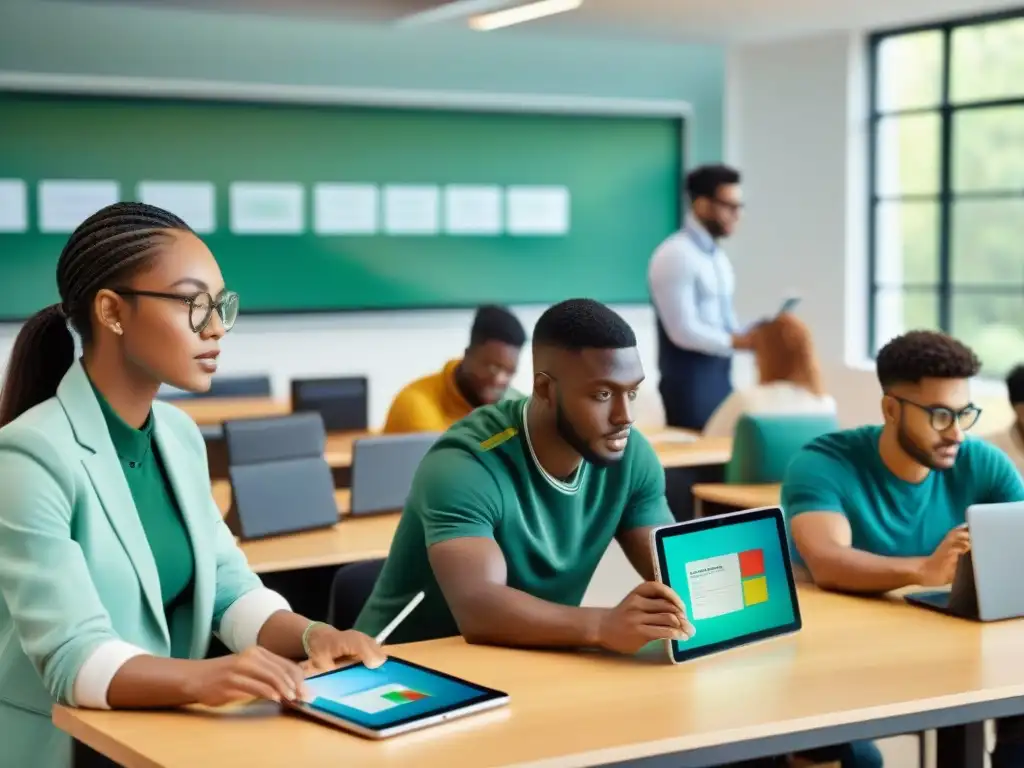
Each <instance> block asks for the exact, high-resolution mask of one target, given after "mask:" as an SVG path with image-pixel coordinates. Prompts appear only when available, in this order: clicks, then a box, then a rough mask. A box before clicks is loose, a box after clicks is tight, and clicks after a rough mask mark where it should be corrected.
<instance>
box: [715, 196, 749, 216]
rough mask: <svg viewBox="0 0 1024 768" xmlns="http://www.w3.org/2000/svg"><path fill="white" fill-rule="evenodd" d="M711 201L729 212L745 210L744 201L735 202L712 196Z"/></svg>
mask: <svg viewBox="0 0 1024 768" xmlns="http://www.w3.org/2000/svg"><path fill="white" fill-rule="evenodd" d="M711 201H712V202H713V203H714V204H715V205H720V206H722V207H723V208H725V209H726V210H727V211H729V213H739V212H740V211H742V210H743V203H734V202H732V201H731V200H720V199H719V198H717V197H712V198H711Z"/></svg>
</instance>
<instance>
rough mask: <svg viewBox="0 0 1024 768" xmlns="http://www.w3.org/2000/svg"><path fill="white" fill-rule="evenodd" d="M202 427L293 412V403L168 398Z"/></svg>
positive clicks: (259, 400) (248, 399) (243, 398)
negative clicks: (233, 420)
mask: <svg viewBox="0 0 1024 768" xmlns="http://www.w3.org/2000/svg"><path fill="white" fill-rule="evenodd" d="M167 402H168V403H170V404H171V405H174V406H177V407H178V408H180V409H181V410H183V411H184V412H185V413H187V414H188V415H189V416H191V417H192V419H193V420H194V421H195V423H196V424H198V425H199V426H201V427H210V426H218V425H220V424H223V423H224V422H225V421H231V420H232V419H259V418H263V417H265V416H284V415H286V414H289V413H291V412H292V406H291V403H289V402H287V401H285V400H274V399H272V398H269V397H196V398H183V399H181V400H168V401H167Z"/></svg>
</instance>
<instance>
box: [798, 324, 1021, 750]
mask: <svg viewBox="0 0 1024 768" xmlns="http://www.w3.org/2000/svg"><path fill="white" fill-rule="evenodd" d="M979 368H980V364H979V362H978V359H977V357H976V356H975V355H974V353H973V352H972V351H971V350H970V349H968V348H967V347H966V346H964V345H963V344H961V343H960V342H959V341H957V340H955V339H953V338H951V337H949V336H946V335H944V334H941V333H934V332H931V331H913V332H911V333H908V334H906V335H905V336H901V337H898V338H896V339H893V340H892V341H891V342H889V343H888V344H887V345H886V346H885V347H883V348H882V350H881V351H880V352H879V353H878V361H877V370H878V379H879V382H880V384H881V386H882V393H883V396H882V412H883V415H884V417H885V423H884V426H881V427H876V426H870V427H861V428H859V429H853V430H848V431H846V432H838V433H836V434H832V435H826V436H824V437H821V438H818V439H817V440H814V441H813V442H811V443H810V444H808V445H807V446H806V447H805V448H804V449H803V450H802V451H801V452H800V453H799V454H797V456H796V457H795V458H794V460H793V462H792V463H791V464H790V465H789V469H788V471H787V474H786V478H785V480H784V482H783V486H782V505H783V508H784V509H785V510H786V514H787V515H788V516H789V517H790V519H791V523H790V531H791V534H792V539H793V542H794V545H795V549H796V553H795V554H796V557H795V559H799V560H801V561H802V562H803V563H804V564H805V565H806V567H807V569H808V570H809V572H810V575H811V576H812V577H813V579H814V581H815V582H816V583H817V584H818V586H820V587H822V588H825V589H835V590H840V591H843V592H854V593H862V594H878V593H883V592H889V591H891V590H894V589H899V588H902V587H907V586H911V585H921V586H943V585H947V584H950V583H951V582H952V580H953V576H954V574H955V573H956V566H957V560H958V559H959V557H960V555H961V554H963V553H964V552H966V551H967V550H968V549H969V548H970V535H969V533H968V532H967V530H966V529H965V528H964V520H965V513H966V510H967V508H968V507H969V506H971V505H972V504H984V503H996V502H1008V501H1021V500H1024V481H1022V480H1021V477H1020V475H1019V474H1018V473H1017V471H1016V469H1014V467H1013V465H1012V463H1011V462H1010V460H1009V459H1008V458H1007V457H1006V456H1005V455H1003V454H1002V453H1001V452H1000V451H999V450H998V449H996V448H995V447H993V446H991V445H989V444H988V443H986V442H984V441H982V440H976V439H970V438H966V437H965V435H964V432H966V431H967V430H969V429H970V428H971V427H973V426H974V424H975V423H976V422H977V420H978V416H979V415H980V414H981V410H980V409H979V408H978V407H977V406H975V405H974V404H973V403H972V402H971V399H970V386H969V382H968V380H969V379H970V378H971V377H973V376H975V375H977V373H978V371H979ZM998 733H999V744H998V747H997V748H996V751H995V753H994V754H993V756H992V766H993V768H1005V767H1006V766H1021V765H1024V720H1022V719H1021V718H1007V719H1004V720H1001V721H999V723H998ZM957 751H958V750H957V749H956V748H954V747H953V745H950V746H949V747H948V748H942V747H940V749H939V755H940V765H942V764H943V763H942V761H943V759H945V756H947V755H948V756H949V757H950V758H952V759H953V762H952V763H950V764H951V765H955V764H957V762H958V761H959V759H960V757H961V756H962V754H963V752H962V750H959V752H960V754H957ZM877 764H878V765H880V764H881V763H880V762H878V763H877Z"/></svg>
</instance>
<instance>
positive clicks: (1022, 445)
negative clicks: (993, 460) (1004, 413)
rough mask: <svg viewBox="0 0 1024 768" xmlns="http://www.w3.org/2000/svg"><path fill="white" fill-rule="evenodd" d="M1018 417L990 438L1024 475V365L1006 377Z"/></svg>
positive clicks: (1007, 387) (1011, 401) (1011, 402)
mask: <svg viewBox="0 0 1024 768" xmlns="http://www.w3.org/2000/svg"><path fill="white" fill-rule="evenodd" d="M1006 389H1007V391H1008V392H1009V395H1010V405H1012V406H1013V411H1014V414H1015V415H1016V418H1015V419H1014V420H1013V424H1011V425H1010V426H1009V428H1008V429H1006V430H1004V431H1002V432H999V433H997V434H995V435H991V436H990V437H989V439H990V440H991V441H992V442H993V443H994V444H995V445H996V446H997V447H998V448H999V449H1000V450H1001V451H1002V452H1003V453H1005V454H1006V455H1007V456H1009V457H1010V459H1011V460H1012V461H1013V463H1014V466H1016V467H1017V471H1018V472H1020V473H1021V474H1022V475H1024V365H1018V366H1017V367H1016V368H1014V369H1013V370H1012V371H1010V375H1009V376H1007V377H1006Z"/></svg>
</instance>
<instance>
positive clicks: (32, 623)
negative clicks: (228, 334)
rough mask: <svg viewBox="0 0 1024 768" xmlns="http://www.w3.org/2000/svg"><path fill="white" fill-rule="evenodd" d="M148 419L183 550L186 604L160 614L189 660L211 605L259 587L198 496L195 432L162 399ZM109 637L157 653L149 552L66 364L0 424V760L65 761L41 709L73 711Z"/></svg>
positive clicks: (102, 430) (217, 613) (117, 468)
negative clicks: (87, 667) (188, 578)
mask: <svg viewBox="0 0 1024 768" xmlns="http://www.w3.org/2000/svg"><path fill="white" fill-rule="evenodd" d="M153 418H154V419H155V439H156V441H157V445H158V447H159V450H160V456H161V458H162V460H163V462H164V466H165V467H166V470H167V473H168V475H169V477H170V482H171V485H172V487H173V489H174V493H175V496H176V497H177V501H178V505H179V506H180V508H181V512H182V516H183V517H184V520H185V524H186V527H187V529H188V533H189V536H190V537H191V540H192V549H193V552H194V555H195V576H194V599H193V601H192V603H191V604H190V605H185V606H183V608H182V609H181V613H180V614H176V615H175V617H174V623H175V628H176V630H178V622H179V620H180V621H182V622H185V624H184V627H185V629H186V630H188V628H189V624H190V627H191V630H190V634H189V635H185V636H187V637H191V653H190V655H191V657H192V658H195V659H201V658H203V657H204V656H205V655H206V652H207V648H208V646H209V642H210V637H211V635H212V633H213V632H216V631H217V629H218V627H219V625H220V620H221V617H222V616H223V615H224V612H225V611H226V610H227V609H228V608H229V607H230V606H231V604H232V603H234V602H235V600H237V599H238V598H239V597H241V596H242V595H244V594H245V593H247V592H249V591H250V590H252V589H256V588H259V587H261V586H262V584H261V582H260V580H259V578H258V577H257V576H255V575H254V574H253V573H252V571H251V570H250V569H249V566H248V564H247V563H246V560H245V557H244V555H242V553H241V552H240V551H239V549H238V547H237V546H236V544H235V540H234V537H233V536H232V535H231V533H230V531H229V530H228V528H227V526H226V525H225V524H224V522H223V520H222V518H221V514H220V511H219V510H218V509H217V507H216V505H215V503H214V501H213V499H212V497H211V495H210V475H209V470H208V468H207V459H206V448H205V446H204V444H203V439H202V436H201V435H200V433H199V429H198V427H197V426H196V425H195V424H194V423H193V422H192V420H191V419H190V418H189V416H188V415H186V414H185V413H184V412H183V411H181V410H180V409H178V408H175V407H174V406H172V405H168V404H166V403H160V402H157V403H155V404H154V405H153ZM179 631H180V630H179ZM176 634H177V631H176ZM109 640H123V641H124V642H128V643H131V644H133V645H136V646H139V647H140V648H143V649H146V650H147V651H149V652H151V653H152V654H154V655H157V656H169V655H170V648H171V640H170V636H169V633H168V627H167V620H166V618H165V614H164V607H163V604H162V602H161V595H160V581H159V577H158V576H157V570H156V564H155V562H154V560H153V555H152V551H151V550H150V547H149V544H148V542H147V540H146V534H145V532H144V531H143V528H142V524H141V522H140V521H139V517H138V513H137V512H136V509H135V503H134V502H133V500H132V496H131V491H130V490H129V488H128V482H127V480H126V479H125V477H124V473H123V471H122V469H121V465H120V463H119V462H118V458H117V454H116V453H115V452H114V445H113V442H112V441H111V439H110V435H109V433H108V431H107V426H106V423H105V422H104V420H103V414H102V412H101V411H100V406H99V403H98V402H97V400H96V396H95V394H94V393H93V390H92V386H91V385H90V383H89V379H88V377H87V376H86V373H85V371H84V369H83V368H82V366H81V364H80V363H78V362H76V363H75V364H74V365H73V366H72V367H71V369H70V370H69V371H68V373H67V375H66V376H65V377H64V379H63V381H62V382H61V384H60V387H59V388H58V390H57V395H56V397H53V398H51V399H49V400H47V401H45V402H43V403H41V404H40V405H38V406H36V407H35V408H32V409H31V410H29V411H28V412H26V413H25V414H23V415H22V416H21V417H19V418H18V419H16V420H15V421H13V422H12V423H10V424H8V425H7V426H6V427H4V428H3V429H0V753H2V759H0V764H3V765H12V766H33V767H36V766H38V767H40V768H51V767H52V768H66V766H68V765H70V762H71V760H70V754H71V742H70V739H69V738H68V737H66V736H65V735H63V734H62V733H60V732H58V731H57V730H56V729H55V728H54V727H53V725H52V724H51V722H50V714H51V710H52V708H53V704H54V702H55V701H56V702H61V703H64V704H69V705H72V706H74V704H75V702H74V682H75V677H76V675H77V673H78V670H79V668H80V667H81V666H82V664H83V663H84V662H85V660H86V659H87V658H88V657H89V655H90V654H91V652H92V651H93V650H94V649H95V648H96V647H97V646H98V645H100V644H102V643H104V642H106V641H109ZM8 761H9V762H8Z"/></svg>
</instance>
